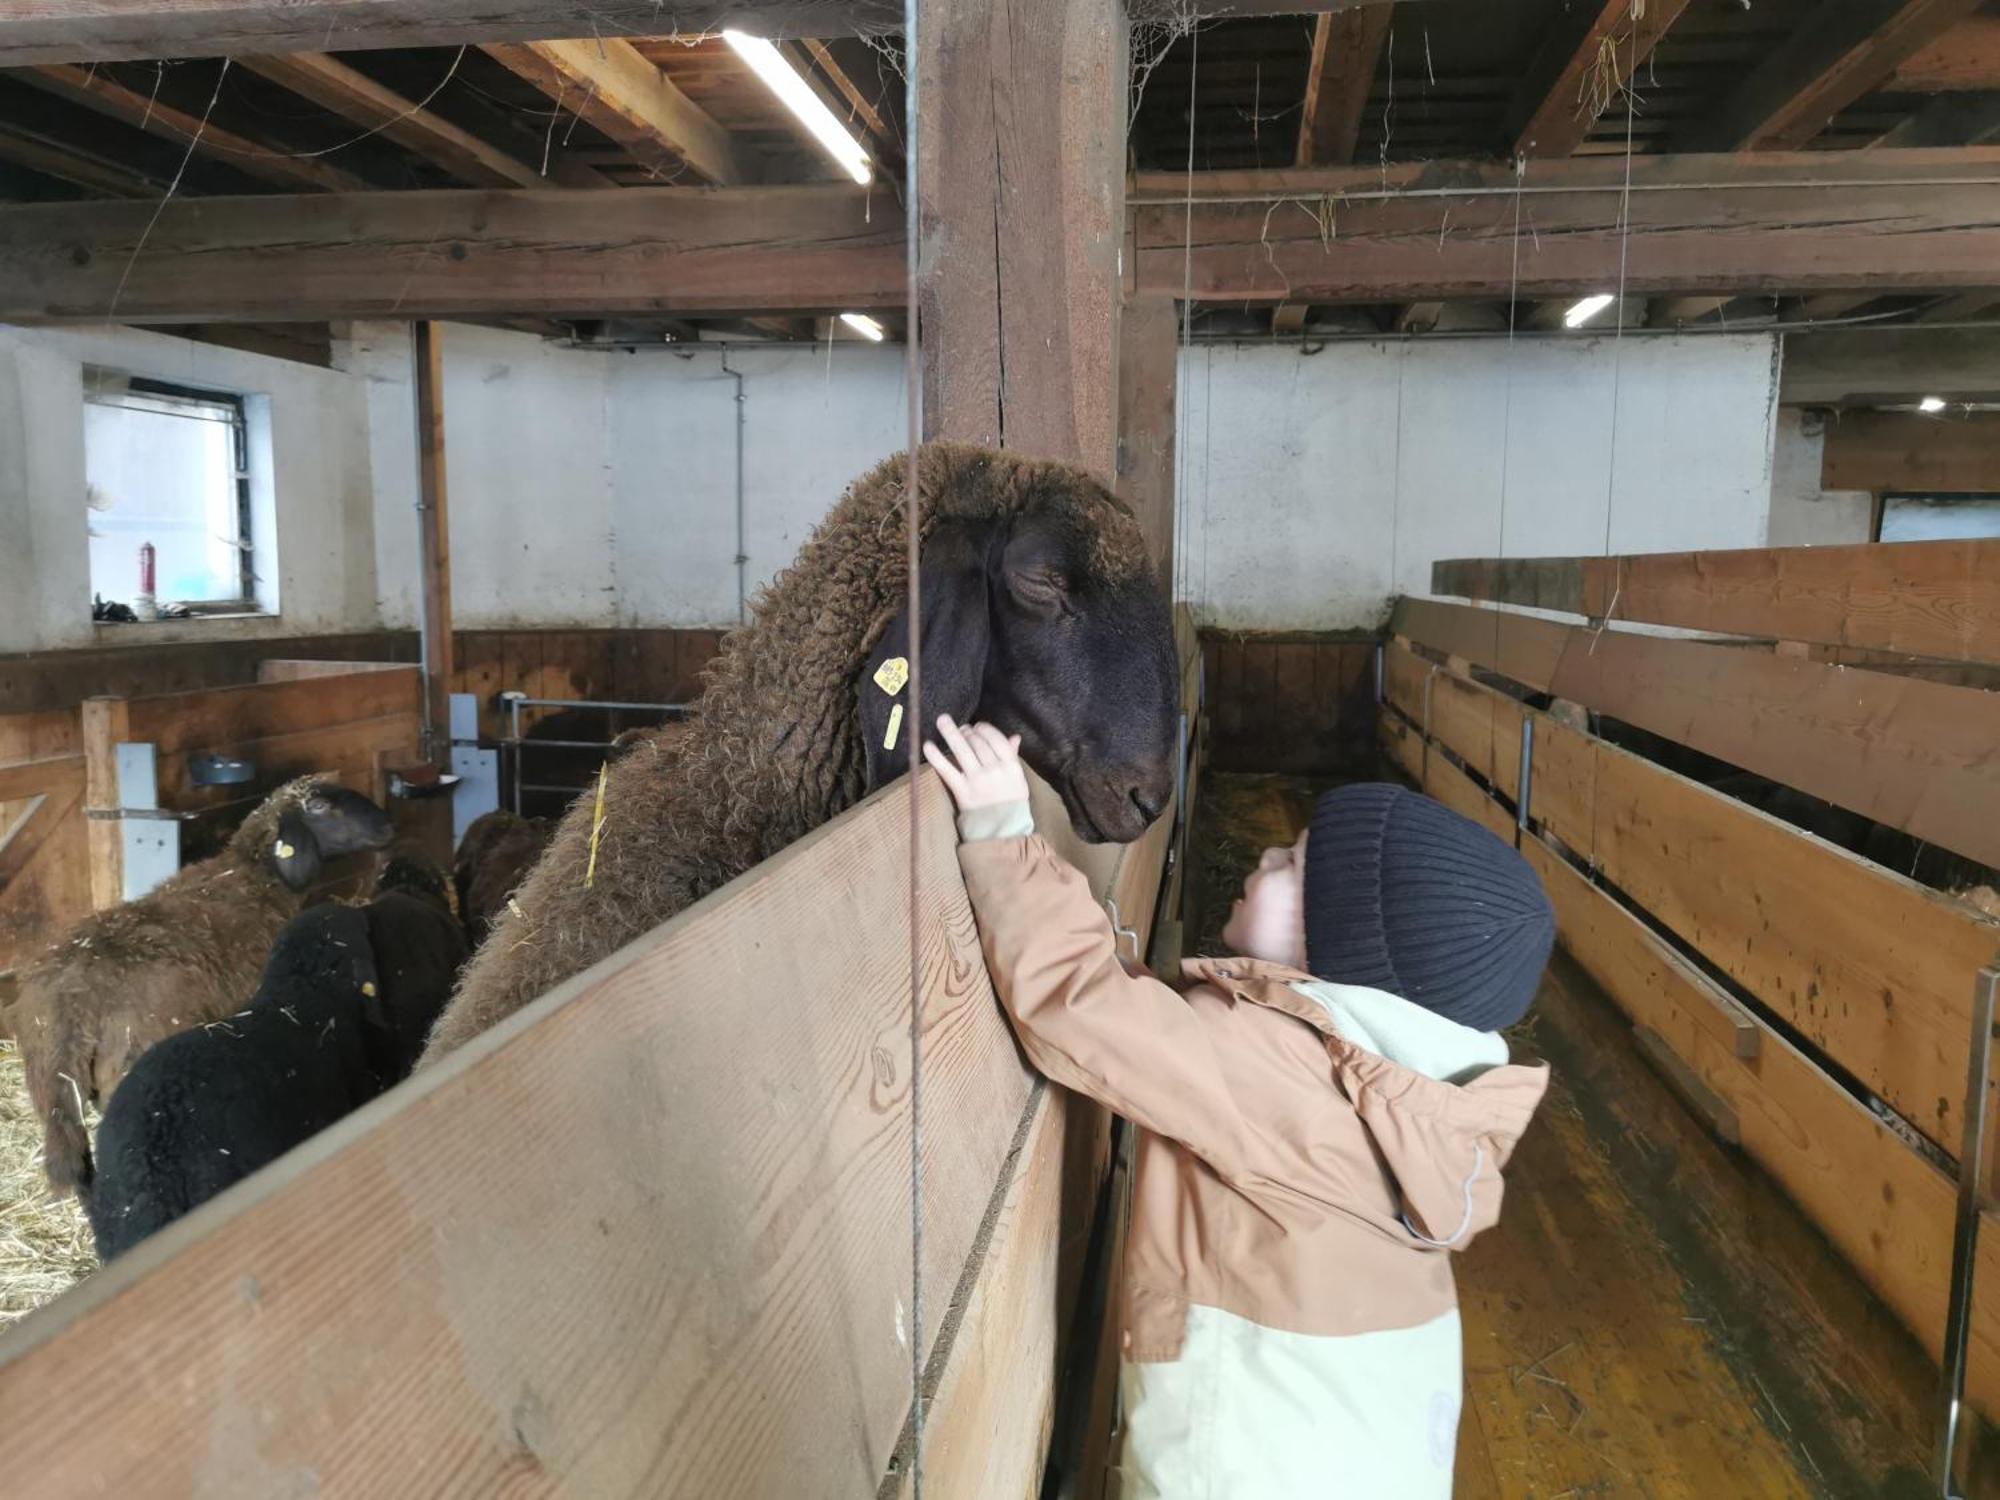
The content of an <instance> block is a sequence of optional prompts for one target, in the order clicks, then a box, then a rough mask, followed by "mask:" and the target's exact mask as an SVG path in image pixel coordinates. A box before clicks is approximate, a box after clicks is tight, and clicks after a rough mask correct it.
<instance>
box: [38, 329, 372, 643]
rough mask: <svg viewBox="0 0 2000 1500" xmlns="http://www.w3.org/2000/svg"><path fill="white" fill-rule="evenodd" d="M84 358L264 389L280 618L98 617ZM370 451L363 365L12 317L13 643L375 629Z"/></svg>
mask: <svg viewBox="0 0 2000 1500" xmlns="http://www.w3.org/2000/svg"><path fill="white" fill-rule="evenodd" d="M86 365H97V366H103V367H106V368H110V369H116V370H121V371H124V372H125V373H127V374H131V375H141V376H146V377H148V378H151V379H156V380H168V381H176V382H180V383H183V384H187V385H194V386H206V387H211V388H216V389H221V390H227V391H233V392H236V393H238V394H241V395H245V396H249V397H251V398H252V399H251V400H250V401H249V402H248V403H247V406H248V409H249V415H250V419H251V439H252V444H253V447H256V448H260V449H261V448H263V447H264V445H266V444H268V450H267V454H268V467H266V469H265V471H264V476H263V481H268V482H263V481H260V483H259V485H258V486H257V490H256V493H255V494H253V496H252V501H253V508H254V513H253V521H254V523H255V524H256V525H257V526H260V527H261V528H262V529H263V531H264V533H265V535H266V536H267V537H268V536H269V534H270V533H271V531H272V530H273V529H275V531H276V534H277V555H278V565H277V575H278V576H277V578H276V580H275V582H276V597H277V600H278V603H279V609H280V612H279V614H278V615H277V616H276V617H274V618H270V619H241V620H212V621H202V622H200V623H196V624H168V623H163V624H158V625H142V626H133V625H126V626H96V625H93V624H92V623H91V620H90V597H91V588H90V550H89V530H88V520H87V512H86V507H85V502H84V453H83V391H84V379H83V371H84V367H85V366H86ZM369 448H370V443H369V410H368V405H367V401H366V397H365V391H364V387H363V384H362V382H361V381H359V380H358V379H356V378H355V377H353V376H351V375H346V374H342V373H339V372H337V371H331V370H321V369H315V368H313V367H311V366H309V365H302V364H296V363H294V362H292V361H290V360H282V359H268V358H266V357H264V356H262V355H258V354H246V353H243V352H241V351H239V350H234V349H221V348H217V347H215V346H213V345H208V344H196V343H191V342H189V341H188V340H186V339H179V338H171V337H168V336H166V335H162V334H154V333H146V332H143V331H140V330H136V329H129V328H79V329H23V328H11V327H4V326H0V653H4V652H14V651H51V650H58V649H61V648H65V647H79V646H92V645H136V644H139V643H140V642H142V641H144V642H165V641H171V640H178V639H189V638H193V639H202V640H214V639H217V638H221V637H233V638H241V637H244V636H271V635H299V634H307V633H313V632H323V631H340V630H368V629H373V628H374V627H375V625H376V623H377V610H376V603H375V561H376V559H375V546H374V535H373V532H374V521H373V512H372V504H371V498H370V489H371V477H370V469H369Z"/></svg>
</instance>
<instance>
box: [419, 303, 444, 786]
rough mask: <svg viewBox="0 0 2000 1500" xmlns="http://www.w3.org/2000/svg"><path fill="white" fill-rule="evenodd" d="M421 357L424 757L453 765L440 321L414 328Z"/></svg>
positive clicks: (420, 443) (442, 354) (420, 469)
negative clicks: (438, 323)
mask: <svg viewBox="0 0 2000 1500" xmlns="http://www.w3.org/2000/svg"><path fill="white" fill-rule="evenodd" d="M410 337H411V342H412V345H413V347H414V350H415V354H416V367H417V379H416V405H417V540H418V546H419V548H420V549H421V556H422V559H423V568H422V573H421V582H422V589H423V621H422V625H423V650H424V754H425V755H426V757H427V758H429V759H430V760H432V761H434V762H435V763H436V764H437V765H439V766H440V767H449V766H450V764H451V674H452V641H451V521H450V514H451V513H450V507H449V505H448V504H447V500H446V493H445V474H444V344H443V339H442V330H441V329H439V327H438V325H437V324H435V323H414V324H412V325H411V328H410Z"/></svg>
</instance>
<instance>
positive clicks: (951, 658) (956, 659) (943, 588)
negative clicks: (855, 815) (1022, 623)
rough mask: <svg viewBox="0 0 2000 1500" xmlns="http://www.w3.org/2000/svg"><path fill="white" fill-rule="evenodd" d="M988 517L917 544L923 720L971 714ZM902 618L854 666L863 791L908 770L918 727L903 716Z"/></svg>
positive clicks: (976, 692) (980, 662)
mask: <svg viewBox="0 0 2000 1500" xmlns="http://www.w3.org/2000/svg"><path fill="white" fill-rule="evenodd" d="M992 539H993V524H992V523H991V522H977V523H975V522H947V523H945V524H943V525H940V526H939V527H938V528H937V529H936V530H935V531H933V532H932V533H931V535H930V537H929V539H928V540H926V541H925V543H924V550H923V561H922V565H921V566H920V567H919V569H918V573H917V577H918V599H919V603H920V605H921V607H922V612H923V657H922V665H923V673H924V682H923V688H924V704H923V715H924V720H925V724H934V723H936V722H937V716H938V715H939V714H950V715H951V716H952V717H953V718H954V719H957V720H959V721H960V722H961V723H970V722H971V721H972V720H973V719H974V718H975V717H976V715H977V712H978V708H979V699H980V693H981V686H982V684H983V682H984V680H985V677H986V649H987V645H988V643H989V642H990V641H991V639H992V635H993V625H992V613H991V610H990V608H989V602H988V599H987V572H988V569H987V554H988V553H989V551H990V550H991V543H992ZM909 656H910V616H909V610H908V609H907V608H905V609H903V610H902V611H900V612H899V613H898V614H897V615H896V618H895V619H893V620H891V621H890V622H889V628H888V629H887V630H885V631H883V632H882V639H881V641H880V642H879V643H877V645H876V647H875V649H874V651H872V652H871V653H869V656H868V660H867V662H866V663H865V664H864V665H863V666H862V668H861V682H860V685H859V686H860V692H861V733H862V736H863V740H862V742H863V744H864V745H865V746H866V747H867V750H868V789H869V790H870V791H873V790H874V789H875V788H876V787H879V786H884V785H886V784H888V783H889V782H891V781H894V780H895V779H896V778H897V777H898V776H900V775H902V774H903V773H904V772H905V771H907V770H908V769H909V764H910V743H909V742H910V738H911V737H912V736H920V735H922V734H923V732H924V727H925V726H924V725H919V724H915V723H912V722H910V720H909V703H910V687H909V682H908V662H909Z"/></svg>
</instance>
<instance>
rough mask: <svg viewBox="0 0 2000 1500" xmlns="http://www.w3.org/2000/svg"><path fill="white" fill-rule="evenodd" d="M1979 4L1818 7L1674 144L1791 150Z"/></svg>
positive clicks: (1962, 0)
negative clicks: (1732, 91)
mask: <svg viewBox="0 0 2000 1500" xmlns="http://www.w3.org/2000/svg"><path fill="white" fill-rule="evenodd" d="M1981 4H1982V0H1821V3H1820V4H1819V5H1818V6H1817V7H1816V8H1815V9H1814V10H1813V11H1812V12H1811V14H1810V15H1808V16H1807V17H1806V19H1805V20H1804V22H1802V23H1801V24H1800V26H1799V28H1798V29H1797V30H1796V31H1795V32H1793V33H1792V35H1791V36H1790V37H1789V38H1787V39H1786V40H1785V41H1784V42H1783V43H1781V44H1780V45H1779V46H1778V47H1777V48H1776V49H1775V50H1773V51H1772V52H1771V54H1770V55H1769V56H1768V57H1766V58H1765V59H1764V61H1763V62H1762V63H1760V64H1759V65H1758V66H1757V67H1756V68H1755V69H1754V70H1753V71H1752V72H1751V74H1750V76H1749V77H1747V78H1745V79H1744V80H1743V82H1742V84H1741V85H1739V86H1738V88H1737V90H1736V92H1735V93H1734V94H1732V95H1731V96H1730V97H1729V98H1728V99H1726V100H1724V101H1723V103H1722V105H1721V106H1720V107H1719V108H1717V109H1715V110H1712V111H1709V112H1708V113H1706V114H1705V115H1704V117H1703V118H1702V119H1701V120H1700V121H1698V122H1697V123H1696V124H1695V125H1693V126H1692V127H1691V128H1690V129H1689V130H1688V131H1687V132H1686V134H1685V137H1684V139H1682V140H1681V141H1679V142H1677V144H1678V145H1680V146H1681V147H1682V148H1683V149H1685V150H1689V151H1743V150H1765V151H1771V150H1787V149H1791V150H1796V149H1797V148H1799V147H1802V146H1804V145H1805V144H1806V143H1807V142H1809V141H1811V140H1812V139H1813V137H1814V136H1816V135H1818V134H1819V133H1820V132H1821V131H1822V130H1824V129H1825V128H1826V127H1827V124H1828V122H1829V121H1831V120H1832V119H1833V117H1834V116H1835V115H1837V114H1839V113H1840V112H1841V111H1842V110H1843V109H1846V108H1847V107H1848V106H1849V105H1850V104H1852V103H1854V101H1855V100H1857V99H1859V98H1861V97H1862V96H1863V95H1864V94H1868V93H1872V92H1873V91H1874V90H1876V89H1878V88H1880V87H1881V86H1882V85H1883V84H1884V83H1886V82H1887V81H1888V80H1889V78H1890V77H1891V76H1892V75H1893V74H1894V73H1895V71H1896V69H1897V68H1898V67H1899V66H1901V65H1902V64H1903V63H1904V62H1905V61H1907V60H1908V59H1909V58H1910V57H1911V56H1912V55H1914V54H1915V53H1917V52H1918V51H1920V50H1922V49H1923V48H1925V47H1927V46H1929V45H1930V44H1932V43H1934V42H1936V41H1937V40H1938V39H1939V38H1941V37H1943V36H1945V35H1947V34H1948V33H1949V32H1951V31H1952V30H1953V29H1954V28H1955V27H1957V26H1958V25H1960V24H1961V23H1962V22H1964V21H1966V20H1967V19H1969V18H1970V17H1971V16H1972V15H1973V13H1974V12H1976V11H1977V10H1979V8H1980V6H1981Z"/></svg>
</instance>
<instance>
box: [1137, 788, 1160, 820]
mask: <svg viewBox="0 0 2000 1500" xmlns="http://www.w3.org/2000/svg"><path fill="white" fill-rule="evenodd" d="M1132 805H1133V806H1134V807H1136V808H1138V809H1139V813H1140V816H1142V817H1143V818H1145V820H1146V821H1147V822H1148V823H1151V822H1152V821H1153V820H1154V819H1156V818H1158V817H1159V815H1160V814H1161V813H1162V812H1163V811H1165V809H1166V805H1167V799H1166V795H1165V794H1164V793H1161V792H1154V791H1149V790H1147V789H1145V788H1143V787H1134V788H1132Z"/></svg>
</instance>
